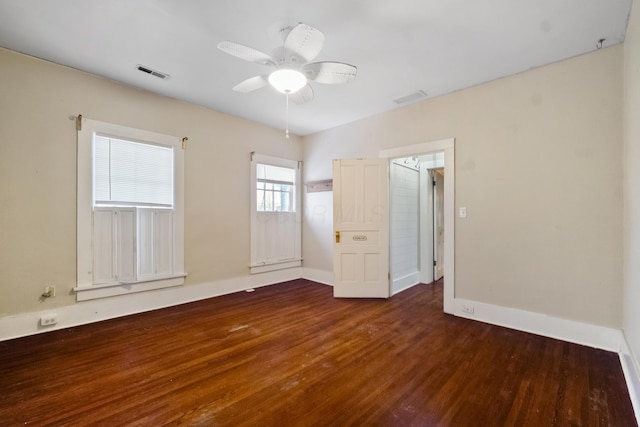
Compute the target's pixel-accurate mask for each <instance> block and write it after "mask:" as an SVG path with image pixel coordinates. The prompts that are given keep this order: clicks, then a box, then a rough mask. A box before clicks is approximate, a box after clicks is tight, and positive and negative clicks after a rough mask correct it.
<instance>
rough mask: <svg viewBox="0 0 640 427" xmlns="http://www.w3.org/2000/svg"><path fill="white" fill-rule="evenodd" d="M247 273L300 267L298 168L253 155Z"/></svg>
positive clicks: (298, 165)
mask: <svg viewBox="0 0 640 427" xmlns="http://www.w3.org/2000/svg"><path fill="white" fill-rule="evenodd" d="M251 183H252V186H253V190H252V194H254V195H255V196H253V200H252V203H251V273H261V272H265V271H271V270H278V269H283V268H291V267H298V266H300V265H301V263H302V260H301V224H300V218H301V215H300V164H299V162H297V161H294V160H286V159H280V158H276V157H269V156H264V155H260V154H253V155H252V160H251Z"/></svg>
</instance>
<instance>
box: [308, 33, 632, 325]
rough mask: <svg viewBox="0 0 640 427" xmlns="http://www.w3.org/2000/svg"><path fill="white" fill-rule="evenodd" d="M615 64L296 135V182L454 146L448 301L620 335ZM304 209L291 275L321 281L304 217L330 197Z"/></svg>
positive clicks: (551, 70)
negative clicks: (296, 270) (296, 268)
mask: <svg viewBox="0 0 640 427" xmlns="http://www.w3.org/2000/svg"><path fill="white" fill-rule="evenodd" d="M622 61H623V48H622V46H616V47H612V48H608V49H603V50H600V51H597V52H594V53H591V54H588V55H584V56H580V57H576V58H573V59H569V60H566V61H563V62H560V63H556V64H553V65H549V66H546V67H542V68H538V69H535V70H531V71H529V72H525V73H522V74H518V75H515V76H511V77H507V78H504V79H500V80H497V81H494V82H490V83H487V84H484V85H480V86H477V87H474V88H470V89H466V90H462V91H459V92H456V93H453V94H450V95H447V96H442V97H439V98H436V99H433V100H428V101H425V102H422V103H419V104H415V105H412V106H408V107H405V108H401V109H397V110H394V111H392V112H389V113H385V114H382V115H378V116H375V117H371V118H368V119H364V120H361V121H359V122H356V123H352V124H350V125H346V126H342V127H339V128H336V129H333V130H329V131H326V132H321V133H318V134H314V135H311V136H307V137H304V138H303V146H304V148H303V149H304V161H305V180H314V179H322V178H328V177H330V176H331V159H333V158H349V157H377V156H378V152H379V150H380V149H387V148H392V147H398V146H404V145H412V144H417V143H423V142H429V141H433V140H438V139H443V138H448V137H454V138H455V139H456V177H455V181H456V194H455V200H456V206H466V207H467V211H468V218H467V219H464V220H461V219H456V235H455V245H456V258H455V262H456V288H455V292H456V297H461V298H466V299H470V300H476V301H481V302H486V303H490V304H495V305H500V306H506V307H513V308H517V309H522V310H529V311H533V312H538V313H544V314H549V315H552V316H556V317H560V318H566V319H572V320H577V321H581V322H585V323H590V324H596V325H602V326H607V327H613V328H620V327H621V325H622V316H621V309H622V305H621V301H622V286H621V282H622V276H621V272H622V93H623V90H622V89H623V78H622V77H623V75H622V69H623V67H622V64H623V63H622ZM427 91H428V88H427ZM305 201H306V207H305V212H306V214H305V218H306V219H307V221H306V223H305V224H304V236H305V239H304V241H303V245H304V248H303V254H304V258H305V263H304V265H305V267H308V268H313V269H317V270H324V271H330V270H331V269H332V266H331V255H330V253H331V238H332V233H331V227H332V224H331V221H330V219H329V220H328V219H327V218H323V217H321V216H320V215H315V216H314V215H313V214H312V213H313V212H318V211H323V210H325V211H327V212H331V209H332V206H331V203H332V202H331V198H330V197H329V196H327V194H326V193H314V194H307V195H306V199H305ZM308 236H311V238H307V237H308Z"/></svg>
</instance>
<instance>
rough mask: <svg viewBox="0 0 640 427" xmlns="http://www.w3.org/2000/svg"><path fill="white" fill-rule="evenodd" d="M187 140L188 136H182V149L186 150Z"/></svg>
mask: <svg viewBox="0 0 640 427" xmlns="http://www.w3.org/2000/svg"><path fill="white" fill-rule="evenodd" d="M188 140H189V138H187V137H186V136H185V137H184V138H182V149H183V150H186V149H187V141H188Z"/></svg>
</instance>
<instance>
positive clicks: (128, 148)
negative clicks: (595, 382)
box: [93, 135, 173, 207]
mask: <svg viewBox="0 0 640 427" xmlns="http://www.w3.org/2000/svg"><path fill="white" fill-rule="evenodd" d="M93 171H94V176H93V182H94V204H95V205H124V206H132V205H133V206H162V207H173V148H172V147H165V146H161V145H153V144H146V143H141V142H135V141H126V140H122V139H116V138H110V137H107V136H101V135H96V136H95V138H94V167H93Z"/></svg>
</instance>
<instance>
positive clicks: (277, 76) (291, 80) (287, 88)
mask: <svg viewBox="0 0 640 427" xmlns="http://www.w3.org/2000/svg"><path fill="white" fill-rule="evenodd" d="M268 80H269V84H271V86H273V87H274V89H275V90H277V91H278V92H281V93H287V94H291V93H295V92H297V91H299V90H300V89H302V88H303V87H304V86H305V85H306V84H307V78H306V77H305V75H304V74H302V73H301V72H300V71H297V70H291V69H289V68H281V69H279V70H276V71H274V72H273V73H271V74H269V78H268Z"/></svg>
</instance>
